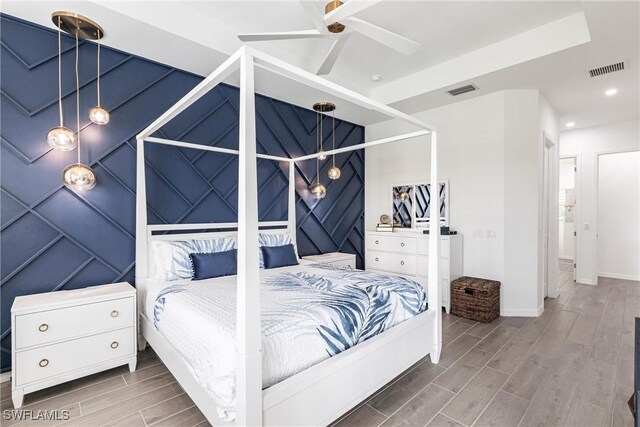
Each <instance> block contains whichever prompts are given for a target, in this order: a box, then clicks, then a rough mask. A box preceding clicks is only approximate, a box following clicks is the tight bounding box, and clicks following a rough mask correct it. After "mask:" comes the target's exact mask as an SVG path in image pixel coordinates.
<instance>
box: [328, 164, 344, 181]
mask: <svg viewBox="0 0 640 427" xmlns="http://www.w3.org/2000/svg"><path fill="white" fill-rule="evenodd" d="M341 173H342V172H341V171H340V168H339V167H337V166H333V167H331V169H329V172H327V174H328V175H329V179H338V178H340V174H341Z"/></svg>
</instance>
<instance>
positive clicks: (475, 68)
mask: <svg viewBox="0 0 640 427" xmlns="http://www.w3.org/2000/svg"><path fill="white" fill-rule="evenodd" d="M321 3H324V2H322V1H321ZM639 6H640V3H639V2H636V1H629V2H612V1H602V2H578V1H520V0H516V1H474V2H468V1H403V0H386V1H382V2H381V3H378V4H376V5H374V6H372V7H370V8H369V9H367V10H365V11H363V12H361V13H360V14H358V17H359V18H360V19H364V20H367V21H370V22H371V23H373V24H376V25H379V26H381V27H384V28H386V29H389V30H391V31H394V32H397V33H399V34H401V35H403V36H405V37H409V38H412V39H414V40H416V41H418V42H420V43H421V44H422V47H421V48H420V50H419V51H418V52H417V53H416V54H415V55H413V56H404V55H402V54H400V53H397V52H395V51H393V50H391V49H388V48H386V47H384V46H381V45H379V44H377V43H375V42H373V41H371V40H369V39H367V38H365V37H364V36H361V35H360V34H357V33H355V34H353V35H352V36H351V37H350V39H349V40H348V42H347V45H346V47H345V49H344V51H343V53H342V55H341V56H340V58H339V59H338V62H337V63H336V65H335V67H334V69H333V70H332V72H331V74H330V75H329V76H327V77H328V78H329V79H330V80H333V81H335V82H337V83H340V84H343V85H345V86H348V87H350V88H352V89H354V90H356V91H358V92H361V93H363V94H365V95H368V96H371V97H373V98H376V99H379V100H381V101H382V102H385V103H390V104H391V105H393V106H395V107H397V108H399V109H401V110H404V111H406V112H417V111H420V110H425V109H428V108H433V107H437V106H440V105H444V104H448V103H451V102H456V101H458V100H462V99H468V98H470V97H473V96H479V95H483V94H487V93H491V92H494V91H499V90H505V89H540V90H541V91H542V92H543V93H544V94H545V96H546V97H547V98H548V99H549V101H550V102H551V104H552V105H553V106H554V108H555V109H556V110H557V112H558V113H559V115H560V116H561V119H562V122H563V123H564V122H566V121H573V122H575V123H576V128H577V127H584V126H591V125H595V124H601V123H607V122H612V121H619V120H626V119H631V118H637V117H638V115H639V114H640V111H639V103H640V102H639V94H640V87H639V84H638V80H639V79H638V65H639V64H638V56H639V51H640V44H639V38H640V34H639V31H640V24H639V18H638V17H639V12H640V8H639ZM60 9H63V10H64V9H68V10H73V11H76V12H79V13H82V14H85V15H87V16H89V17H90V18H92V19H94V20H96V21H98V22H100V24H101V25H102V26H103V27H104V28H105V32H106V37H105V40H104V42H105V44H107V45H110V46H113V47H116V48H118V49H122V50H125V51H129V52H132V53H135V54H138V55H141V56H144V57H148V58H151V59H154V60H157V61H160V62H164V63H167V64H169V65H172V66H175V67H179V68H183V69H186V70H188V71H192V72H195V73H198V74H201V75H205V74H208V73H209V72H211V71H212V70H213V69H214V68H215V67H216V66H217V65H218V64H220V63H221V62H222V61H223V60H224V59H225V58H226V57H228V56H229V55H230V54H231V53H233V52H234V51H235V50H236V49H237V48H238V47H239V46H241V44H240V42H239V41H238V39H237V37H236V35H237V34H239V33H244V32H268V31H288V30H304V29H311V28H314V27H313V24H312V22H311V20H310V18H309V16H308V15H307V14H306V13H305V10H304V8H303V7H302V6H301V5H300V3H299V1H298V0H288V1H268V0H261V1H237V0H236V1H207V2H205V1H157V2H143V1H108V2H107V1H98V0H94V1H59V2H58V1H41V2H37V1H3V2H2V11H3V12H5V13H8V14H10V15H14V16H17V17H20V18H23V19H27V20H30V21H34V22H37V23H40V24H43V25H47V26H49V27H52V24H51V21H50V18H49V16H50V14H51V12H52V11H53V10H60ZM253 45H254V46H255V47H257V48H259V49H261V50H264V51H266V52H267V53H269V54H271V55H274V56H276V57H279V58H281V59H283V60H285V61H288V62H290V63H293V64H294V65H298V66H300V67H302V68H305V69H308V70H310V71H314V70H315V69H316V68H317V67H318V66H319V64H320V63H321V61H322V59H323V58H324V55H325V54H326V52H327V51H328V49H329V47H330V45H331V41H330V40H295V41H280V42H268V43H267V42H261V43H254V44H253ZM620 60H626V61H627V64H626V65H627V66H628V70H626V71H624V72H620V73H615V74H611V75H607V76H603V77H598V78H594V79H591V78H589V77H588V75H587V73H586V71H587V69H588V68H592V67H596V66H601V65H607V64H609V63H612V62H617V61H620ZM372 74H381V75H382V80H381V81H379V82H374V81H372V80H371V78H370V76H371V75H372ZM261 80H262V81H263V84H262V85H261V86H260V89H261V92H263V93H265V94H267V95H270V96H274V97H276V98H280V99H283V100H286V101H290V102H294V103H297V104H299V105H303V106H304V105H311V104H312V103H313V102H314V101H317V100H318V97H319V96H321V94H318V93H317V92H312V91H308V90H306V89H305V88H303V87H295V88H294V89H293V90H292V88H289V90H285V87H284V84H285V83H284V82H282V81H280V80H279V79H278V78H266V77H265V78H262V79H261ZM466 83H475V84H476V85H477V86H478V87H479V88H480V90H479V91H477V92H475V93H472V94H465V95H462V96H459V97H456V98H453V97H451V96H449V95H448V94H446V93H445V90H447V89H450V88H452V87H456V86H459V85H462V84H466ZM609 87H616V88H618V90H619V92H618V94H617V95H616V96H615V97H611V98H607V97H605V96H604V94H603V92H604V90H605V89H607V88H609ZM339 110H341V111H340V113H339V114H338V116H340V117H342V118H346V119H349V120H352V121H355V122H358V123H361V124H368V123H372V122H376V121H379V120H380V119H381V117H380V116H378V115H374V114H371V112H367V111H356V110H355V109H352V108H350V107H349V106H342V108H339ZM336 113H338V110H337V111H336Z"/></svg>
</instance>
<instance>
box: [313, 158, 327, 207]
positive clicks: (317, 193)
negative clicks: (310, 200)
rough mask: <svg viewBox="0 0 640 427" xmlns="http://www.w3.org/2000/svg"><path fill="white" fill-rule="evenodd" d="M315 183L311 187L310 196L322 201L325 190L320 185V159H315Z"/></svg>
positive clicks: (325, 193)
mask: <svg viewBox="0 0 640 427" xmlns="http://www.w3.org/2000/svg"><path fill="white" fill-rule="evenodd" d="M316 181H317V182H316V183H315V184H313V185H312V186H311V194H313V197H315V198H316V199H324V196H326V195H327V189H326V187H325V186H324V185H322V184H321V183H320V158H319V157H316Z"/></svg>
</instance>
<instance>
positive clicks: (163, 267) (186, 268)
mask: <svg viewBox="0 0 640 427" xmlns="http://www.w3.org/2000/svg"><path fill="white" fill-rule="evenodd" d="M152 244H153V253H154V258H155V261H156V271H155V274H154V277H155V278H156V279H160V280H166V281H169V280H178V279H190V278H191V276H193V271H192V267H191V260H190V259H189V254H193V253H203V254H208V253H213V252H222V251H228V250H231V249H236V247H237V246H236V239H235V238H233V237H223V238H220V239H199V240H180V241H162V240H157V241H155V242H153V243H152Z"/></svg>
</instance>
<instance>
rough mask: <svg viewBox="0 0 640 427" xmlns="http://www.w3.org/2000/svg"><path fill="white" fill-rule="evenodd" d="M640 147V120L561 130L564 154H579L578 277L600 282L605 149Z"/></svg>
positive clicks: (636, 148)
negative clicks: (599, 198)
mask: <svg viewBox="0 0 640 427" xmlns="http://www.w3.org/2000/svg"><path fill="white" fill-rule="evenodd" d="M638 149H640V122H639V121H638V120H630V121H624V122H618V123H613V124H609V125H604V126H595V127H591V128H584V129H577V130H573V131H565V132H562V133H561V134H560V155H562V156H573V155H575V156H576V157H577V167H578V171H577V173H576V177H577V184H576V195H577V207H578V210H577V219H576V228H577V241H576V263H577V267H576V281H577V282H579V283H585V284H597V277H598V276H597V262H596V250H595V249H596V233H597V232H596V229H595V227H596V224H595V220H596V165H597V156H598V155H599V154H602V153H607V152H615V151H624V150H627V151H628V150H638Z"/></svg>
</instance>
